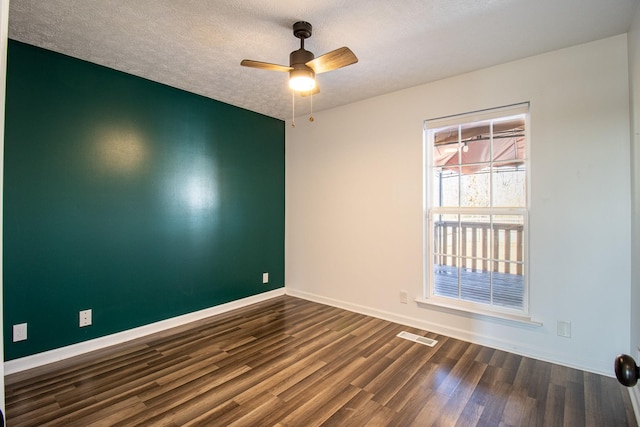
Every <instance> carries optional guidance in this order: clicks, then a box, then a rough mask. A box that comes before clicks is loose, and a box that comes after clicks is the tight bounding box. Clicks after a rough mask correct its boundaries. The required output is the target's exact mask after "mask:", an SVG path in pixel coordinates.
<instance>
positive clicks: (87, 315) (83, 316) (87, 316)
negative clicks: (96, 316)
mask: <svg viewBox="0 0 640 427" xmlns="http://www.w3.org/2000/svg"><path fill="white" fill-rule="evenodd" d="M89 325H91V309H88V310H82V311H80V327H81V328H82V327H84V326H89Z"/></svg>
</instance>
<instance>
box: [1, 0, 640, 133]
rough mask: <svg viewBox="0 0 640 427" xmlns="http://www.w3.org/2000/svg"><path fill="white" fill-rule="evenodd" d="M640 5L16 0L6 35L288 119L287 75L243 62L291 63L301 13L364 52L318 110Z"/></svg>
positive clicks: (565, 42)
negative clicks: (249, 66)
mask: <svg viewBox="0 0 640 427" xmlns="http://www.w3.org/2000/svg"><path fill="white" fill-rule="evenodd" d="M639 1H640V0H482V1H480V0H403V1H389V0H315V1H300V0H273V1H265V0H180V1H175V0H135V1H131V0H46V1H44V0H11V2H10V14H9V37H10V38H12V39H15V40H19V41H22V42H25V43H29V44H32V45H36V46H40V47H43V48H46V49H50V50H53V51H56V52H61V53H64V54H67V55H70V56H73V57H76V58H80V59H84V60H87V61H91V62H94V63H97V64H101V65H104V66H107V67H110V68H114V69H117V70H121V71H124V72H127V73H130V74H134V75H137V76H141V77H145V78H147V79H150V80H154V81H157V82H161V83H165V84H167V85H170V86H174V87H177V88H181V89H184V90H187V91H190V92H194V93H197V94H201V95H204V96H207V97H210V98H213V99H217V100H219V101H223V102H226V103H229V104H232V105H236V106H239V107H243V108H246V109H249V110H252V111H256V112H259V113H262V114H265V115H268V116H272V117H276V118H279V119H283V120H284V119H288V118H290V117H291V92H290V91H289V89H288V88H287V77H288V76H287V74H285V73H277V72H273V71H264V70H257V69H251V68H245V67H240V61H241V60H242V59H255V60H259V61H265V62H272V63H277V64H284V65H288V63H289V52H291V51H292V50H295V49H297V48H298V47H299V40H298V39H296V38H295V37H294V36H293V33H292V30H291V25H292V24H293V23H294V22H295V21H299V20H305V21H309V22H311V24H312V25H313V35H312V37H311V38H310V39H308V40H307V41H306V43H305V47H306V48H307V49H308V50H310V51H312V52H314V53H315V55H316V56H319V55H321V54H323V53H326V52H328V51H330V50H333V49H336V48H338V47H341V46H348V47H350V48H351V49H352V50H353V51H354V53H355V54H356V55H357V56H358V59H359V62H358V63H357V64H355V65H351V66H349V67H345V68H342V69H339V70H335V71H332V72H329V73H324V74H321V75H319V76H318V82H319V84H320V86H321V90H322V91H321V93H320V94H318V95H315V96H314V97H313V108H314V111H319V110H323V109H327V108H332V107H335V106H338V105H343V104H348V103H351V102H355V101H359V100H362V99H366V98H370V97H373V96H376V95H381V94H384V93H388V92H392V91H396V90H399V89H404V88H407V87H411V86H415V85H419V84H423V83H427V82H430V81H434V80H438V79H442V78H445V77H449V76H453V75H457V74H461V73H465V72H468V71H473V70H477V69H480V68H485V67H488V66H491V65H495V64H500V63H504V62H508V61H512V60H516V59H520V58H524V57H527V56H531V55H535V54H539V53H543V52H548V51H551V50H556V49H560V48H563V47H567V46H572V45H576V44H580V43H585V42H589V41H593V40H597V39H601V38H604V37H609V36H613V35H617V34H622V33H625V32H626V31H627V30H628V28H629V25H630V23H631V18H632V16H633V12H634V11H635V9H636V7H637V5H638V3H639ZM308 111H309V99H308V98H305V99H304V100H301V101H296V112H300V113H308Z"/></svg>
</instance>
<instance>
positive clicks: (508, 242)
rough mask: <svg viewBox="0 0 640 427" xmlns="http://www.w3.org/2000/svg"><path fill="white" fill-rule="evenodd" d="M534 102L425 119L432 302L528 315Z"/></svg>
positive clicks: (429, 292) (428, 270) (428, 294)
mask: <svg viewBox="0 0 640 427" xmlns="http://www.w3.org/2000/svg"><path fill="white" fill-rule="evenodd" d="M528 111H529V105H528V104H518V105H512V106H509V107H502V108H497V109H492V110H484V111H480V112H475V113H469V114H463V115H458V116H452V117H444V118H440V119H434V120H427V121H426V122H425V186H424V188H425V193H426V194H425V201H426V224H427V226H426V227H425V231H426V236H425V242H426V259H425V266H426V268H425V271H426V276H427V279H426V282H427V283H426V288H427V291H426V297H427V299H428V300H429V301H430V302H434V303H442V304H446V305H448V306H453V307H455V308H460V309H463V310H469V311H477V310H481V311H482V312H486V311H489V312H491V313H500V312H502V313H506V314H515V315H526V314H527V313H528V310H529V307H528V283H527V271H528V265H527V212H528V194H527V193H528V192H527V183H528V181H529V177H528V171H529V168H528V155H527V152H528V137H527V134H528Z"/></svg>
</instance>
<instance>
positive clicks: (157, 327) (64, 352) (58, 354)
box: [4, 288, 285, 375]
mask: <svg viewBox="0 0 640 427" xmlns="http://www.w3.org/2000/svg"><path fill="white" fill-rule="evenodd" d="M284 294H285V289H284V288H279V289H275V290H273V291H269V292H264V293H261V294H258V295H252V296H250V297H247V298H242V299H239V300H236V301H231V302H228V303H225V304H220V305H216V306H214V307H210V308H206V309H204V310H199V311H195V312H193V313H188V314H184V315H182V316H177V317H172V318H171V319H167V320H162V321H159V322H155V323H151V324H149V325H145V326H140V327H138V328H134V329H129V330H127V331H123V332H118V333H115V334H111V335H107V336H105V337H100V338H95V339H92V340H89V341H84V342H81V343H78V344H73V345H70V346H66V347H62V348H57V349H54V350H49V351H45V352H43V353H38V354H34V355H31V356H26V357H22V358H20V359H15V360H10V361H8V362H5V363H4V373H5V375H10V374H14V373H16V372H21V371H24V370H27V369H31V368H36V367H38V366H43V365H46V364H49V363H53V362H58V361H60V360H63V359H68V358H70V357H74V356H79V355H81V354H84V353H88V352H90V351H94V350H99V349H102V348H106V347H109V346H112V345H115V344H121V343H124V342H127V341H131V340H134V339H136V338H142V337H144V336H147V335H151V334H154V333H156V332H161V331H164V330H167V329H170V328H174V327H176V326H181V325H185V324H187V323H190V322H194V321H196V320H201V319H204V318H207V317H211V316H215V315H216V314H222V313H226V312H228V311H231V310H235V309H238V308H242V307H246V306H248V305H251V304H255V303H258V302H262V301H266V300H269V299H271V298H275V297H278V296H281V295H284Z"/></svg>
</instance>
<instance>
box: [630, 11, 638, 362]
mask: <svg viewBox="0 0 640 427" xmlns="http://www.w3.org/2000/svg"><path fill="white" fill-rule="evenodd" d="M628 39H629V84H630V85H629V86H630V94H631V95H630V96H631V112H632V113H631V117H632V120H631V198H632V210H631V215H632V217H631V230H632V233H631V242H632V245H631V260H632V262H631V349H632V353H631V355H632V356H633V357H634V358H636V362H637V363H640V360H638V359H639V358H638V356H640V118H639V117H638V115H640V6H637V8H636V13H635V15H634V19H633V24H632V26H631V30H630V31H629V34H628Z"/></svg>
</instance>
